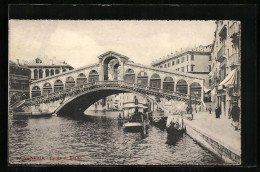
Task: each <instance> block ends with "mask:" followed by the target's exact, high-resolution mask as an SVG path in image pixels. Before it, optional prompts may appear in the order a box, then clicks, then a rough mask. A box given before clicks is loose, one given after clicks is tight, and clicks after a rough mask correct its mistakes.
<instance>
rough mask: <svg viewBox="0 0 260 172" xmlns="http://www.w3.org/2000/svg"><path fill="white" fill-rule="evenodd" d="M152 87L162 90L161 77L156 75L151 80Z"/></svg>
mask: <svg viewBox="0 0 260 172" xmlns="http://www.w3.org/2000/svg"><path fill="white" fill-rule="evenodd" d="M150 87H153V88H161V77H160V75H158V74H157V73H154V74H153V75H152V76H151V79H150Z"/></svg>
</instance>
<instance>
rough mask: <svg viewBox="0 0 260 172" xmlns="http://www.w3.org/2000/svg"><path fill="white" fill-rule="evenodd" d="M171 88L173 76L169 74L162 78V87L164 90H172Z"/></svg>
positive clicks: (172, 86)
mask: <svg viewBox="0 0 260 172" xmlns="http://www.w3.org/2000/svg"><path fill="white" fill-rule="evenodd" d="M173 88H174V81H173V78H172V77H170V76H167V77H166V78H164V80H163V89H164V90H169V91H173Z"/></svg>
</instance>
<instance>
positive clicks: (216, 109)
mask: <svg viewBox="0 0 260 172" xmlns="http://www.w3.org/2000/svg"><path fill="white" fill-rule="evenodd" d="M215 115H216V118H218V106H216V108H215Z"/></svg>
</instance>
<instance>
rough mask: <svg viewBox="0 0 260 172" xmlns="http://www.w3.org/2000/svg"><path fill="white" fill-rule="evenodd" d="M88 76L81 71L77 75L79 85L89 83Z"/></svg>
mask: <svg viewBox="0 0 260 172" xmlns="http://www.w3.org/2000/svg"><path fill="white" fill-rule="evenodd" d="M87 80H88V79H87V77H86V75H85V74H84V73H80V74H79V75H78V77H77V85H84V84H86V83H87Z"/></svg>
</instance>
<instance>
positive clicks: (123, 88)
mask: <svg viewBox="0 0 260 172" xmlns="http://www.w3.org/2000/svg"><path fill="white" fill-rule="evenodd" d="M98 59H99V62H98V63H96V64H92V65H88V66H84V67H81V68H77V69H73V70H70V71H67V72H64V73H60V74H58V75H54V76H49V77H46V78H42V79H38V80H35V81H33V82H32V83H31V84H30V99H27V100H23V101H21V102H20V103H19V104H17V105H16V108H15V109H16V111H24V112H32V113H33V112H40V113H57V114H63V113H73V111H81V112H84V111H85V110H86V109H87V108H88V107H89V106H91V105H92V104H93V103H95V102H96V101H98V100H100V99H102V98H104V97H106V96H109V95H113V94H117V93H126V92H130V93H135V94H139V95H142V96H144V97H146V98H147V99H148V100H149V101H151V102H152V103H154V104H157V105H158V107H160V108H161V109H163V110H165V111H167V112H169V113H171V112H173V111H175V109H178V107H183V108H184V107H186V105H185V104H186V103H188V102H190V100H191V102H192V103H193V104H194V103H196V104H202V105H204V102H203V86H204V80H203V79H202V78H199V77H195V76H194V75H193V74H189V73H182V72H177V71H176V72H175V71H167V70H163V69H159V68H154V67H150V66H146V65H141V64H137V63H134V62H133V61H131V60H130V59H129V58H128V57H126V56H124V55H121V54H118V53H115V52H112V51H109V52H107V53H104V54H102V55H100V56H98ZM195 92H196V94H197V98H196V96H195V94H194V93H195ZM181 110H184V109H181Z"/></svg>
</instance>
